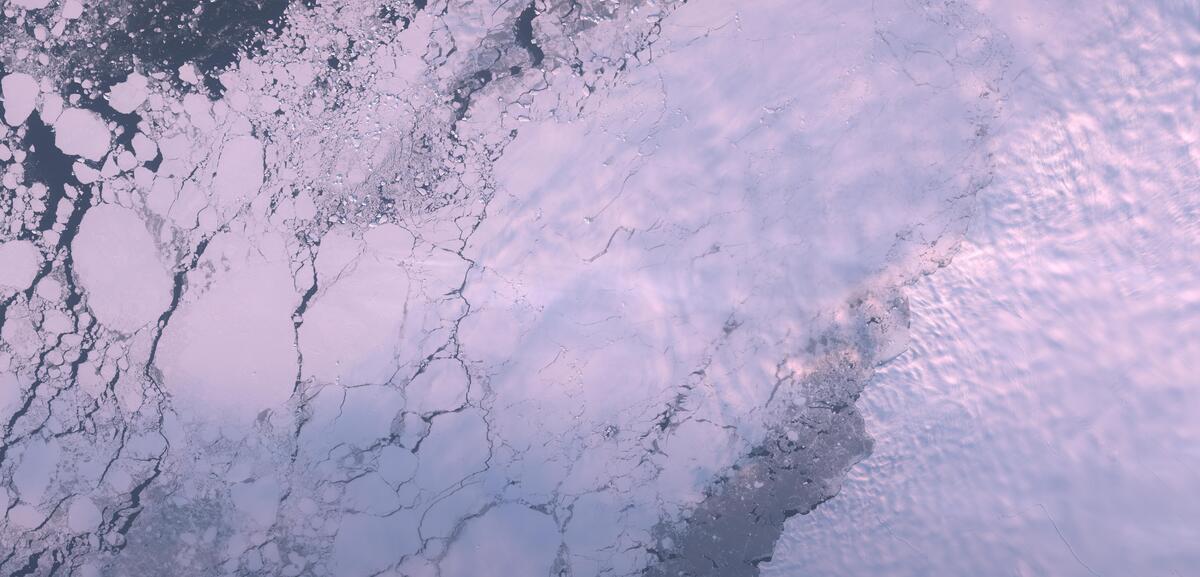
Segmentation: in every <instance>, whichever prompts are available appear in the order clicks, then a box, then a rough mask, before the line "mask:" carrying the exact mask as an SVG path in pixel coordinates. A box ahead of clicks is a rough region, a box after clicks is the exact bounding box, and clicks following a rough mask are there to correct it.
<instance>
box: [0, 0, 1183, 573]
mask: <svg viewBox="0 0 1200 577" xmlns="http://www.w3.org/2000/svg"><path fill="white" fill-rule="evenodd" d="M971 4H972V3H965V2H924V1H921V2H914V1H902V0H878V1H875V2H870V3H843V2H824V1H817V0H758V1H756V2H749V3H742V2H728V1H724V0H691V1H686V0H658V1H652V0H630V1H622V2H618V1H605V0H532V1H529V2H525V1H523V0H522V1H521V2H516V1H510V0H486V1H448V0H428V1H427V0H411V1H409V0H382V1H380V0H373V1H366V0H333V1H330V0H324V1H315V0H312V1H310V0H304V1H298V2H288V1H286V0H259V1H250V0H227V1H224V2H192V1H179V0H176V1H161V0H157V1H156V0H115V1H112V2H91V3H88V2H82V3H81V2H75V1H59V0H50V1H43V2H34V1H23V2H19V1H16V0H13V1H10V2H8V3H7V4H5V5H3V8H0V9H2V10H3V21H2V22H0V45H2V46H3V54H4V56H3V60H0V83H2V84H0V87H2V88H3V91H2V95H3V101H2V106H3V110H2V111H0V112H2V113H3V119H4V121H5V124H6V125H7V126H6V127H5V128H4V131H3V132H2V133H0V137H2V141H0V160H2V161H3V163H2V165H0V166H2V167H3V171H4V172H3V177H2V186H3V187H4V188H3V190H4V194H3V196H0V210H2V211H3V213H4V215H5V219H4V221H3V225H2V226H0V435H2V438H0V511H3V517H2V519H0V573H4V574H12V575H80V576H109V575H111V576H125V575H130V576H133V575H161V574H178V575H239V576H240V575H284V576H298V575H311V576H338V577H355V576H376V575H387V576H397V577H398V576H402V575H403V576H413V577H416V576H421V575H438V576H441V577H451V576H489V575H553V576H575V577H585V576H600V575H605V576H610V575H611V576H616V575H651V576H660V575H661V576H664V577H666V576H676V575H696V576H699V575H712V576H723V577H724V576H730V577H736V576H752V575H758V574H760V572H770V571H779V570H781V569H782V571H783V572H782V573H780V574H789V575H790V574H799V573H800V572H802V569H793V565H790V563H794V561H791V560H792V559H796V558H799V557H800V556H802V555H803V550H802V549H799V548H798V546H797V545H796V542H797V540H800V541H802V540H803V539H804V536H803V534H800V535H797V534H796V533H795V531H797V527H798V525H797V522H796V521H795V520H794V518H796V517H797V516H805V517H806V518H807V519H814V518H816V517H814V516H812V515H808V514H809V513H810V512H812V511H814V509H815V508H817V507H818V506H819V505H821V504H822V503H824V502H825V501H827V500H829V499H831V498H832V497H834V496H835V495H836V494H837V493H838V491H839V490H840V488H841V486H842V484H843V480H844V478H845V477H846V475H847V471H849V470H850V469H851V468H852V467H853V466H855V465H856V464H857V463H859V462H860V461H861V460H862V459H864V458H866V457H867V456H868V455H870V454H871V452H872V448H873V446H874V441H873V439H872V437H871V435H870V434H869V430H868V427H867V425H866V422H865V421H864V418H863V416H862V415H861V414H860V409H859V406H858V401H859V397H860V394H862V393H863V391H864V388H865V387H867V385H868V382H870V381H871V380H872V379H873V378H874V377H875V375H876V371H877V369H878V368H879V367H881V366H884V365H885V364H886V363H889V361H892V360H893V359H895V358H896V357H897V356H898V355H901V354H902V353H904V352H905V351H906V350H908V349H909V345H910V334H909V331H910V329H909V324H910V302H909V299H910V294H912V292H913V291H914V290H917V291H919V292H917V293H916V294H918V295H920V303H922V305H923V306H924V304H925V303H927V302H928V301H929V300H930V297H928V296H927V293H928V291H929V290H930V289H928V288H927V286H928V285H927V284H926V283H928V282H929V281H925V280H922V279H924V278H925V277H926V276H927V275H930V274H934V273H936V271H938V270H939V269H942V268H943V267H946V266H947V265H949V264H950V263H951V261H952V259H953V258H954V257H955V255H956V254H958V253H959V251H960V250H961V249H962V247H963V246H964V239H966V240H967V242H966V245H965V246H967V247H968V250H972V247H975V246H977V245H978V243H979V241H977V240H973V239H976V238H977V237H968V236H967V235H968V230H971V224H972V223H973V222H977V221H978V220H979V216H978V209H979V206H980V203H981V198H985V199H990V198H994V197H995V196H994V195H995V194H998V193H995V192H994V189H995V186H996V185H995V180H996V178H997V177H996V175H997V170H998V167H999V168H1001V169H1009V168H1011V162H1012V154H1013V153H1012V151H1011V150H1010V149H1007V148H1003V147H1001V146H998V145H997V144H996V139H995V134H996V133H997V132H998V131H999V130H1001V129H1002V128H1003V129H1006V130H1009V131H1012V130H1020V129H1017V128H1012V127H1011V125H1009V126H1007V127H1005V126H1004V124H1003V122H1002V121H1004V120H1005V119H1009V118H1012V117H1013V113H1012V112H1011V108H1013V106H1012V103H1013V98H1014V97H1013V96H1012V95H1011V93H1012V92H1013V91H1017V90H1021V89H1023V87H1024V86H1025V85H1024V84H1023V83H1022V80H1021V76H1022V74H1029V72H1027V71H1025V70H1022V69H1021V68H1019V67H1017V66H1015V65H1014V62H1018V63H1019V62H1020V60H1019V59H1017V55H1015V53H1014V50H1016V49H1017V48H1020V45H1015V44H1014V41H1013V38H1011V37H1010V35H1009V34H1008V33H1006V32H1005V31H1004V30H1005V29H1006V28H1005V27H1007V26H1012V24H1011V23H1009V22H1007V21H1001V20H1000V19H997V18H995V15H994V14H992V12H991V11H989V10H990V7H989V6H987V5H986V3H981V4H984V5H981V6H973V5H971ZM1018 104H1020V101H1018ZM1005 134H1008V133H1005ZM1031 138H1033V137H1031ZM1038 138H1040V137H1038ZM1005 142H1007V141H1005ZM997 151H999V155H998V152H997ZM1001 174H1006V173H1001ZM989 195H993V196H989ZM987 206H994V205H991V204H989V205H987ZM1192 216H1194V214H1193V215H1192ZM974 234H978V233H974ZM936 277H937V275H936V274H934V278H936ZM914 285H916V287H917V288H913V287H914ZM961 330H963V331H967V330H970V329H969V328H967V327H961ZM927 332H928V331H927V330H924V329H922V330H919V331H917V336H918V338H919V339H920V338H926V337H927ZM920 342H922V343H924V342H925V341H920ZM910 358H911V355H909V356H907V357H903V358H902V359H901V360H899V361H896V362H899V363H907V362H909V360H908V359H910ZM887 366H889V367H894V366H895V363H893V364H891V365H887ZM789 519H793V520H792V521H789ZM785 530H787V531H792V533H791V534H790V536H789V537H786V538H784V541H783V542H784V543H785V544H786V545H787V546H786V547H785V548H781V550H783V551H784V552H785V553H787V555H788V556H787V557H786V559H784V560H782V561H779V560H775V556H776V548H777V547H776V546H777V543H779V542H780V540H781V536H782V535H783V534H784V532H785ZM817 533H818V534H819V533H820V532H819V531H818V532H817ZM830 550H832V549H830Z"/></svg>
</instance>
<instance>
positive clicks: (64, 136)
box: [54, 108, 112, 161]
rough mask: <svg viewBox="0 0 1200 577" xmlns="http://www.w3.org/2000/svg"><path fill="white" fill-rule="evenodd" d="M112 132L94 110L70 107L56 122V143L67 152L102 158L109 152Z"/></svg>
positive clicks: (89, 158)
mask: <svg viewBox="0 0 1200 577" xmlns="http://www.w3.org/2000/svg"><path fill="white" fill-rule="evenodd" d="M111 140H112V134H110V133H109V131H108V127H107V126H105V125H104V121H103V120H101V119H100V117H99V116H97V115H96V114H95V113H94V112H89V111H87V110H83V109H81V108H68V109H67V110H64V111H63V113H62V114H61V115H60V116H59V117H58V121H57V122H56V123H55V124H54V145H55V146H57V147H58V149H59V150H61V151H63V152H64V153H66V154H71V155H75V156H82V157H84V158H86V159H88V160H96V161H98V160H101V159H103V158H104V155H105V154H106V153H107V152H108V145H109V142H110V141H111Z"/></svg>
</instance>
